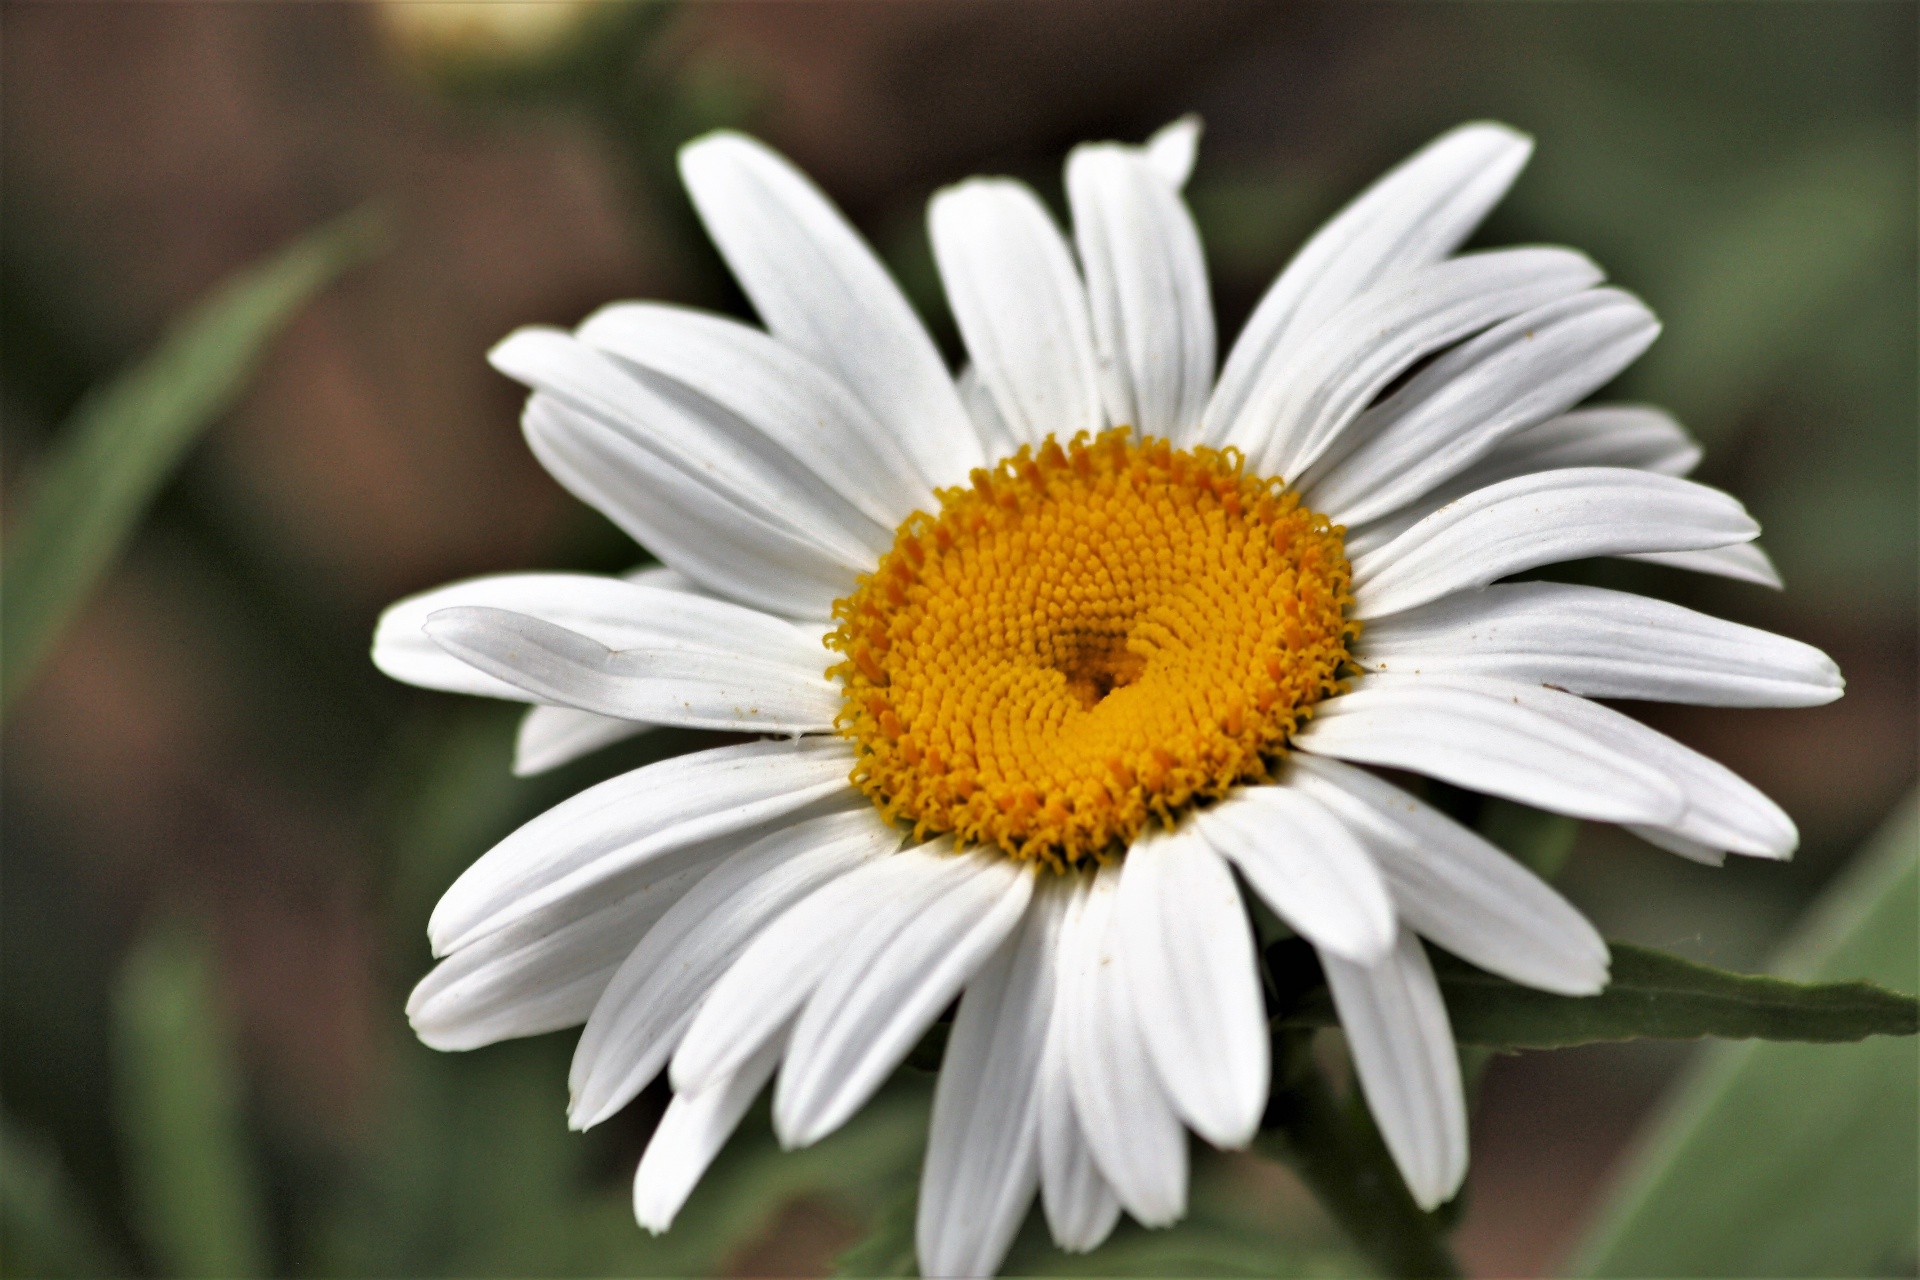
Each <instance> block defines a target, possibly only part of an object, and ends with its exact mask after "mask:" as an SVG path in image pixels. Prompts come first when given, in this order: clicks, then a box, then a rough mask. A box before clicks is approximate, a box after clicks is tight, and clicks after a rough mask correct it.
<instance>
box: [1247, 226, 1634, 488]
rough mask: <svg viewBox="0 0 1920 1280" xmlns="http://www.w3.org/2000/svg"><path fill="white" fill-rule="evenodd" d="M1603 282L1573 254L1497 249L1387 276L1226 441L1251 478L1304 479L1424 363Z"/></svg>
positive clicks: (1261, 396) (1341, 315)
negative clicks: (1396, 383) (1392, 387)
mask: <svg viewBox="0 0 1920 1280" xmlns="http://www.w3.org/2000/svg"><path fill="white" fill-rule="evenodd" d="M1600 279H1601V272H1600V269H1599V268H1598V267H1596V266H1594V265H1593V263H1592V262H1591V261H1589V260H1588V259H1587V258H1585V257H1583V256H1582V255H1580V254H1578V253H1575V252H1573V251H1572V250H1570V249H1499V250H1493V251H1490V252H1486V253H1474V254H1468V255H1466V256H1464V257H1459V258H1450V259H1448V260H1447V261H1445V262H1436V263H1434V264H1433V265H1431V266H1426V267H1420V268H1418V269H1416V270H1412V271H1408V272H1405V273H1403V274H1400V275H1395V276H1392V277H1389V278H1388V279H1386V280H1384V281H1382V282H1381V283H1380V284H1378V285H1375V286H1374V287H1373V288H1371V289H1369V290H1367V291H1366V292H1365V293H1363V294H1361V295H1360V296H1358V297H1356V298H1355V299H1353V301H1351V302H1349V303H1347V305H1345V306H1344V307H1342V308H1340V310H1338V311H1336V312H1334V313H1333V314H1332V315H1331V316H1329V317H1327V319H1326V320H1325V321H1323V322H1321V323H1320V324H1318V325H1317V326H1316V327H1315V328H1314V329H1313V330H1312V332H1311V334H1310V335H1309V336H1307V337H1305V338H1304V339H1303V340H1302V341H1301V343H1300V344H1299V346H1298V347H1296V348H1294V349H1293V351H1292V352H1291V354H1290V355H1289V356H1288V357H1287V358H1286V359H1285V360H1283V361H1276V362H1275V363H1273V364H1271V365H1270V366H1269V367H1268V368H1267V370H1266V371H1265V373H1264V375H1263V376H1262V377H1261V378H1260V380H1259V381H1258V382H1257V383H1255V385H1254V388H1253V391H1252V393H1251V394H1250V395H1249V396H1248V397H1247V402H1246V405H1245V407H1244V408H1243V409H1241V411H1240V413H1239V415H1238V416H1237V417H1236V418H1235V419H1234V420H1233V422H1232V424H1231V426H1230V427H1229V428H1228V430H1227V433H1226V438H1225V440H1224V441H1223V442H1222V443H1225V444H1229V445H1234V446H1237V447H1239V448H1240V449H1241V450H1243V451H1244V452H1245V453H1246V455H1247V469H1248V470H1249V471H1252V472H1254V473H1256V474H1259V475H1278V476H1284V477H1287V478H1288V479H1298V478H1299V477H1300V476H1302V475H1303V474H1305V472H1306V471H1307V469H1308V468H1309V467H1311V466H1312V465H1313V464H1314V463H1315V462H1317V461H1318V460H1319V458H1320V456H1321V454H1322V453H1324V452H1325V451H1326V449H1327V448H1328V447H1330V446H1331V445H1332V444H1333V443H1334V441H1335V440H1337V439H1338V438H1339V436H1340V433H1341V432H1342V431H1344V430H1345V429H1346V428H1347V427H1348V426H1350V425H1351V424H1352V422H1353V420H1354V419H1355V418H1356V417H1357V416H1359V414H1360V412H1361V410H1363V409H1365V408H1366V407H1367V406H1368V405H1369V404H1371V403H1372V402H1373V400H1374V398H1375V397H1377V396H1378V395H1379V394H1380V392H1381V391H1383V390H1385V389H1386V387H1387V384H1389V383H1390V382H1392V381H1393V380H1394V379H1395V378H1397V377H1399V376H1400V375H1401V374H1402V373H1404V372H1406V370H1407V369H1408V368H1410V367H1411V366H1412V365H1413V364H1414V363H1415V362H1416V361H1418V360H1420V359H1421V358H1422V357H1423V356H1427V355H1430V354H1432V353H1433V352H1435V351H1438V350H1440V349H1441V348H1443V347H1446V346H1449V345H1451V344H1452V343H1455V342H1458V341H1460V340H1461V339H1462V338H1466V337H1470V336H1472V335H1473V334H1475V333H1478V332H1479V331H1480V330H1482V329H1485V328H1487V327H1489V326H1490V325H1495V324H1498V323H1500V322H1501V321H1502V320H1505V319H1507V318H1509V317H1510V316H1516V315H1519V314H1520V313H1522V312H1524V311H1529V310H1531V309H1533V308H1534V307H1538V306H1541V305H1543V304H1545V303H1547V302H1551V301H1553V300H1554V299H1555V298H1560V297H1564V296H1566V295H1567V294H1570V293H1577V292H1579V291H1580V290H1582V289H1586V288H1589V287H1591V286H1593V285H1595V284H1598V283H1599V281H1600Z"/></svg>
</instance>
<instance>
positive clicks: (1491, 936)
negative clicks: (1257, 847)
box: [1285, 752, 1608, 996]
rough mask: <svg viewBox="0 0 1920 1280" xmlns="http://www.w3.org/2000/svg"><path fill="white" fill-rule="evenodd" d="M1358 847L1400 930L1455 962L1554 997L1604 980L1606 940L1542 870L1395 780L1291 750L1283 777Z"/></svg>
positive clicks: (1579, 992)
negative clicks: (1389, 895) (1378, 877)
mask: <svg viewBox="0 0 1920 1280" xmlns="http://www.w3.org/2000/svg"><path fill="white" fill-rule="evenodd" d="M1285 785H1286V787H1287V788H1289V789H1292V790H1297V791H1299V792H1300V793H1302V794H1303V795H1306V796H1309V797H1311V798H1312V799H1314V800H1316V801H1318V802H1319V803H1320V804H1322V805H1325V806H1326V807H1327V809H1329V810H1330V811H1332V812H1333V813H1335V814H1337V815H1338V816H1339V819H1340V821H1341V822H1343V823H1344V824H1346V827H1347V829H1348V830H1349V831H1351V832H1352V833H1353V834H1354V835H1355V836H1356V837H1357V838H1358V839H1359V840H1360V842H1361V843H1362V844H1363V845H1364V846H1365V848H1366V850H1367V852H1368V853H1369V854H1371V855H1372V857H1373V859H1374V861H1375V863H1377V864H1378V865H1379V867H1380V869H1381V871H1383V872H1384V873H1385V874H1386V877H1387V881H1388V883H1389V884H1390V885H1391V886H1392V888H1393V900H1394V906H1395V908H1396V909H1397V910H1398V912H1399V915H1400V918H1401V920H1403V921H1404V922H1405V923H1406V925H1407V927H1409V928H1411V929H1412V930H1413V931H1414V932H1416V933H1418V934H1420V935H1421V936H1422V937H1426V938H1431V939H1433V941H1435V942H1437V943H1439V944H1440V945H1441V946H1443V947H1445V948H1446V949H1447V950H1448V951H1451V952H1453V953H1454V954H1455V955H1457V956H1459V957H1460V958H1461V959H1463V960H1468V961H1471V962H1472V963H1474V964H1477V965H1479V966H1480V967H1481V968H1482V969H1486V970H1488V971H1490V972H1493V973H1497V974H1499V975H1501V976H1502V977H1504V978H1511V979H1512V980H1513V981H1515V982H1520V983H1524V984H1526V985H1527V986H1530V987H1538V988H1539V989H1540V990H1542V991H1552V992H1555V993H1557V994H1560V995H1568V996H1584V995H1592V994H1593V993H1594V992H1596V991H1599V990H1600V989H1601V988H1602V987H1604V986H1606V983H1607V959H1608V957H1607V944H1606V943H1605V941H1603V940H1602V939H1601V937H1600V935H1599V934H1598V933H1597V932H1595V930H1594V927H1593V926H1592V925H1591V924H1589V923H1588V922H1587V919H1586V917H1585V916H1583V915H1581V914H1580V913H1579V912H1578V911H1577V910H1575V909H1574V907H1573V906H1572V904H1570V903H1569V902H1568V901H1567V900H1566V899H1565V898H1562V897H1561V896H1560V895H1559V894H1558V893H1556V892H1555V891H1554V889H1553V888H1552V886H1550V885H1548V884H1547V883H1546V882H1545V881H1544V880H1542V879H1540V877H1538V876H1536V875H1534V874H1533V872H1531V871H1529V870H1527V868H1526V867H1524V866H1522V865H1521V864H1520V863H1519V862H1517V861H1515V860H1514V859H1513V858H1511V857H1509V856H1508V855H1507V854H1506V853H1504V852H1503V851H1501V850H1500V849H1498V848H1496V847H1494V846H1493V845H1492V844H1489V843H1488V842H1487V841H1486V840H1485V839H1484V838H1483V837H1481V836H1479V835H1476V834H1475V833H1474V832H1472V831H1469V830H1467V829H1466V828H1465V827H1463V826H1461V825H1460V824H1459V823H1457V822H1455V821H1453V820H1452V819H1451V818H1448V817H1447V816H1445V815H1444V814H1442V813H1440V812H1438V811H1437V810H1435V809H1433V808H1430V807H1429V806H1427V805H1426V804H1423V803H1421V802H1420V801H1419V800H1417V799H1415V798H1414V797H1413V796H1410V795H1408V794H1407V793H1406V792H1405V791H1402V790H1401V789H1400V788H1399V787H1396V786H1394V785H1393V784H1392V783H1390V782H1387V781H1386V780H1384V779H1382V778H1378V777H1375V776H1374V775H1373V774H1371V773H1368V772H1367V771H1366V770H1365V769H1358V768H1355V767H1354V766H1352V765H1350V764H1343V763H1341V762H1340V761H1338V760H1331V759H1327V758H1325V757H1321V756H1313V755H1308V754H1307V753H1305V752H1298V753H1295V754H1294V755H1293V756H1292V757H1291V758H1290V762H1289V768H1288V772H1287V776H1286V779H1285Z"/></svg>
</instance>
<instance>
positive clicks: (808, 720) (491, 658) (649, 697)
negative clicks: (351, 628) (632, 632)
mask: <svg viewBox="0 0 1920 1280" xmlns="http://www.w3.org/2000/svg"><path fill="white" fill-rule="evenodd" d="M660 594H662V595H667V594H672V593H667V592H662V593H660ZM682 598H683V599H686V598H689V597H682ZM740 612H742V613H749V612H751V611H749V610H741V611H740ZM760 616H761V617H762V618H764V616H765V615H760ZM427 634H428V635H430V636H432V637H433V640H434V643H436V644H438V645H439V646H440V647H441V648H443V649H445V650H446V651H447V652H449V653H451V654H453V655H454V656H456V657H458V658H459V659H461V660H462V661H463V662H466V663H468V664H470V665H472V666H475V667H478V668H479V669H480V670H482V671H485V672H487V673H488V674H489V675H493V676H495V677H498V678H499V679H502V680H505V681H507V682H508V683H510V684H517V685H519V686H520V687H521V688H522V689H525V690H526V691H527V692H528V693H529V694H531V695H532V696H533V697H535V698H537V699H539V700H540V701H542V702H552V703H558V704H560V705H561V706H569V707H577V708H578V709H580V710H582V711H592V712H594V713H596V714H598V715H603V716H614V717H617V718H619V719H622V720H644V721H647V722H648V723H651V724H677V725H685V726H687V727H689V728H699V729H726V730H733V731H735V732H744V733H772V732H782V733H805V732H825V731H826V730H829V729H831V728H833V719H834V716H835V715H837V714H838V713H839V710H840V701H841V699H840V691H839V690H838V689H837V688H836V687H835V686H834V684H833V682H832V681H830V680H828V679H827V678H826V676H825V675H824V674H821V673H819V672H818V671H817V669H814V668H810V667H807V666H802V665H800V664H799V663H798V662H795V661H791V660H783V659H784V657H785V655H771V656H769V657H768V658H761V657H759V656H756V655H754V653H753V650H751V649H746V651H745V652H742V649H745V646H742V647H741V649H735V650H734V651H733V652H730V653H715V652H712V651H702V650H698V649H679V648H665V647H655V646H647V647H644V648H633V649H618V650H616V649H609V648H608V647H607V646H606V645H603V644H601V643H600V642H598V641H596V640H593V639H591V638H589V637H587V636H584V635H581V634H580V633H579V632H578V631H569V630H568V629H567V628H565V627H560V626H555V625H554V624H553V623H551V622H544V621H542V620H541V619H539V618H533V617H529V616H528V615H526V614H524V613H511V612H508V611H507V610H505V609H488V608H483V607H480V606H473V605H469V606H465V607H462V608H454V609H442V610H440V611H438V612H437V613H435V614H433V615H432V616H431V617H429V618H428V619H427ZM796 635H798V636H799V641H798V642H797V643H796V644H795V646H794V647H795V648H796V649H801V648H802V646H807V647H811V646H810V643H809V642H808V640H807V638H806V637H805V635H804V633H799V632H796Z"/></svg>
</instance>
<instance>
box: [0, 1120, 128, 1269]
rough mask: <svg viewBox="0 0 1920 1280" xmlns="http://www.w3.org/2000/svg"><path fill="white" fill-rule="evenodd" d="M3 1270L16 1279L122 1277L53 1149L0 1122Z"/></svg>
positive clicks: (122, 1265) (113, 1255)
mask: <svg viewBox="0 0 1920 1280" xmlns="http://www.w3.org/2000/svg"><path fill="white" fill-rule="evenodd" d="M0 1266H3V1267H4V1268H5V1270H6V1274H8V1275H15V1276H47V1277H59V1276H123V1275H127V1274H129V1269H128V1267H127V1264H126V1263H125V1262H123V1261H121V1260H120V1259H119V1258H118V1257H117V1256H116V1251H115V1250H114V1249H113V1247H112V1246H111V1245H110V1244H109V1243H108V1242H107V1238H106V1233H105V1232H104V1231H103V1230H102V1229H101V1227H100V1224H99V1222H98V1221H96V1220H95V1218H94V1216H93V1214H92V1213H91V1212H90V1211H89V1210H88V1209H87V1208H86V1206H85V1205H84V1204H82V1203H81V1197H80V1194H79V1192H78V1191H77V1190H76V1189H75V1188H74V1187H73V1185H72V1184H71V1183H70V1182H69V1181H68V1180H67V1174H66V1170H65V1169H63V1168H61V1166H60V1158H59V1155H58V1153H57V1152H55V1151H54V1150H53V1149H52V1148H50V1147H47V1146H44V1145H43V1144H41V1143H39V1142H36V1141H34V1140H32V1139H31V1138H29V1137H28V1136H27V1135H25V1134H23V1133H21V1132H20V1131H19V1130H18V1129H16V1128H15V1127H14V1126H13V1124H12V1122H10V1121H9V1122H5V1123H4V1124H0Z"/></svg>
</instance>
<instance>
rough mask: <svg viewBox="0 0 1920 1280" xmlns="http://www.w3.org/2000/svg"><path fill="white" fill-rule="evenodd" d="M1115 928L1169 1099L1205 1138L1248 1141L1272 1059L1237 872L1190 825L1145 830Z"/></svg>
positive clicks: (1125, 877)
mask: <svg viewBox="0 0 1920 1280" xmlns="http://www.w3.org/2000/svg"><path fill="white" fill-rule="evenodd" d="M1113 927H1114V931H1115V945H1116V946H1117V947H1118V948H1119V949H1120V950H1121V951H1122V952H1124V953H1125V955H1126V971H1127V986H1128V987H1129V988H1130V989H1131V992H1132V995H1133V1008H1134V1015H1135V1017H1136V1018H1138V1019H1139V1023H1140V1031H1141V1033H1142V1035H1143V1037H1144V1038H1145V1040H1146V1043H1147V1052H1148V1054H1149V1055H1150V1056H1151V1057H1152V1059H1153V1063H1154V1066H1155V1067H1156V1068H1157V1069H1158V1070H1159V1072H1160V1083H1161V1085H1162V1087H1163V1088H1164V1089H1165V1090H1166V1094H1167V1097H1168V1098H1169V1099H1170V1100H1171V1101H1172V1103H1173V1105H1174V1108H1175V1110H1177V1111H1178V1112H1179V1113H1180V1116H1181V1118H1182V1119H1184V1120H1185V1121H1186V1122H1187V1123H1188V1124H1189V1125H1191V1126H1192V1127H1193V1129H1194V1131H1195V1132H1196V1133H1198V1134H1199V1135H1200V1136H1201V1137H1203V1138H1205V1139H1206V1140H1207V1141H1208V1142H1211V1143H1213V1144H1214V1145H1215V1146H1216V1147H1229V1148H1233V1147H1244V1146H1245V1145H1246V1144H1247V1143H1248V1142H1250V1141H1252V1140H1253V1135H1254V1133H1255V1132H1257V1131H1258V1130H1259V1128H1260V1116H1261V1113H1262V1112H1263V1111H1265V1110H1266V1105H1267V1088H1268V1085H1269V1083H1270V1082H1271V1080H1272V1076H1273V1064H1272V1062H1271V1060H1270V1056H1269V1048H1268V1043H1267V1018H1266V1008H1265V1004H1264V1002H1263V1000H1262V998H1261V994H1260V978H1259V972H1260V971H1259V959H1258V957H1257V955H1256V954H1255V951H1254V943H1253V929H1252V927H1251V926H1250V925H1249V924H1248V922H1247V909H1246V906H1245V904H1244V903H1242V902H1241V901H1240V889H1239V886H1237V885H1235V884H1234V882H1233V872H1232V871H1230V870H1228V869H1227V864H1226V863H1225V862H1224V861H1223V860H1222V859H1221V858H1220V856H1219V855H1218V854H1216V853H1215V852H1214V851H1213V850H1212V849H1211V848H1210V847H1209V846H1208V842H1207V841H1206V840H1204V839H1202V838H1201V837H1200V836H1199V835H1197V834H1195V833H1194V832H1193V831H1191V830H1189V831H1180V832H1172V833H1163V832H1156V833H1152V834H1148V835H1143V836H1141V837H1140V838H1138V839H1136V840H1135V841H1134V842H1133V846H1132V847H1131V848H1130V849H1128V850H1127V858H1126V862H1125V863H1124V864H1122V868H1121V876H1120V893H1119V900H1118V903H1117V905H1116V906H1115V908H1114V925H1113Z"/></svg>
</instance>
